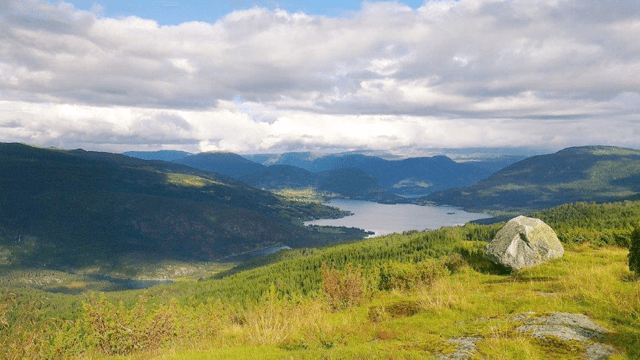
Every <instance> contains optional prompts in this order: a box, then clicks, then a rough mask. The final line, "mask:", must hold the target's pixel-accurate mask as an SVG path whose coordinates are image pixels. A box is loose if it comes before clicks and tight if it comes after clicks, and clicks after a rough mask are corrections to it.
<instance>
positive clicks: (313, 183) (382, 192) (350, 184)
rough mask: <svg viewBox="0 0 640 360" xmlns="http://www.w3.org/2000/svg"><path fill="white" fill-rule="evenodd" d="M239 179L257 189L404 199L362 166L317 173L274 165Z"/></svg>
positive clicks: (386, 199)
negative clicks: (308, 190) (381, 185)
mask: <svg viewBox="0 0 640 360" xmlns="http://www.w3.org/2000/svg"><path fill="white" fill-rule="evenodd" d="M238 179H239V180H240V181H243V182H245V183H247V184H249V185H251V186H254V187H256V188H263V189H270V190H275V189H305V188H314V189H315V190H317V191H321V192H325V193H332V194H339V195H340V196H344V197H347V198H350V199H363V200H371V201H378V202H386V203H397V202H403V201H404V199H403V198H402V197H399V196H397V195H394V194H392V193H391V192H389V191H388V190H386V189H384V188H382V187H380V186H379V185H378V180H377V179H376V178H374V177H373V176H371V175H369V174H367V173H366V172H364V171H362V170H359V169H348V168H347V169H334V170H327V171H323V172H319V173H314V172H311V171H307V170H304V169H301V168H298V167H295V166H290V165H272V166H269V167H267V168H265V169H264V170H262V171H258V172H255V173H252V174H248V175H244V176H241V177H239V178H238Z"/></svg>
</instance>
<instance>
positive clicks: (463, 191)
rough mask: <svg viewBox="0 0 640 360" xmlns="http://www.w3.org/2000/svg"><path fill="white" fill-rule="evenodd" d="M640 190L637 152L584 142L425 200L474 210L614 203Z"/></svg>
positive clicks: (639, 161) (531, 159)
mask: <svg viewBox="0 0 640 360" xmlns="http://www.w3.org/2000/svg"><path fill="white" fill-rule="evenodd" d="M638 193H640V151H639V150H633V149H624V148H617V147H610V146H586V147H574V148H567V149H564V150H561V151H559V152H557V153H554V154H550V155H540V156H534V157H531V158H528V159H525V160H522V161H520V162H518V163H516V164H513V165H511V166H509V167H507V168H505V169H503V170H501V171H499V172H497V173H495V174H493V175H491V176H490V177H489V178H487V179H486V180H482V181H480V182H478V183H477V184H474V185H472V186H468V187H464V188H459V189H450V190H445V191H442V192H438V193H434V194H431V195H428V196H427V197H426V199H427V200H429V201H433V202H435V203H438V204H448V205H453V206H460V207H463V208H465V209H474V210H504V209H515V210H517V209H540V208H546V207H551V206H555V205H558V204H562V203H567V202H575V201H595V202H605V201H615V200H622V199H630V198H634V197H637V195H638Z"/></svg>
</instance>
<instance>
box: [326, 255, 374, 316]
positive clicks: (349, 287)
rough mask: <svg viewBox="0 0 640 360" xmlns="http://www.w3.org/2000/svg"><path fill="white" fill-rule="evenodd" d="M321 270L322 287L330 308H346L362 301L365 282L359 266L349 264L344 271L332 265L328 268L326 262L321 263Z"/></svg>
mask: <svg viewBox="0 0 640 360" xmlns="http://www.w3.org/2000/svg"><path fill="white" fill-rule="evenodd" d="M321 272H322V289H323V290H324V293H325V294H326V295H327V297H328V299H329V305H330V306H331V308H332V309H334V310H340V309H346V308H348V307H350V306H352V305H359V304H360V303H361V302H362V300H363V299H364V296H365V285H366V282H365V279H364V277H363V276H362V270H361V269H360V268H359V267H358V268H354V267H353V265H349V266H348V267H347V269H346V270H345V271H340V270H337V269H335V268H334V267H332V268H331V269H329V267H328V266H327V264H322V270H321Z"/></svg>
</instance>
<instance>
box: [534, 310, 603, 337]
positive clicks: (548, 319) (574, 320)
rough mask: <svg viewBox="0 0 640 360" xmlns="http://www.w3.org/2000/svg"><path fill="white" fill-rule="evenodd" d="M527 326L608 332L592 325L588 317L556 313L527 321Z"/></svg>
mask: <svg viewBox="0 0 640 360" xmlns="http://www.w3.org/2000/svg"><path fill="white" fill-rule="evenodd" d="M527 324H548V325H568V326H573V327H580V328H583V329H588V330H593V331H596V332H599V333H606V332H609V330H607V329H605V328H603V327H602V326H600V325H598V324H596V323H594V322H593V321H591V319H589V317H588V316H586V315H583V314H570V313H561V312H556V313H552V314H550V315H547V316H541V317H537V318H534V319H530V320H529V321H527Z"/></svg>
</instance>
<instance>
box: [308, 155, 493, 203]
mask: <svg viewBox="0 0 640 360" xmlns="http://www.w3.org/2000/svg"><path fill="white" fill-rule="evenodd" d="M307 168H308V169H309V170H310V171H317V172H320V171H327V170H333V169H339V168H353V169H360V170H362V171H365V172H366V173H367V174H369V175H371V176H373V177H375V178H376V179H378V182H379V185H380V186H381V187H383V188H386V189H389V190H390V191H391V192H393V193H395V194H398V195H403V196H417V195H425V194H429V193H432V192H435V191H439V190H444V189H447V188H452V187H459V186H466V185H471V184H473V183H474V182H476V181H478V180H481V179H483V178H486V177H488V176H489V175H490V174H491V170H487V169H484V168H481V167H478V166H474V165H473V164H470V163H456V162H455V161H453V160H451V159H449V158H448V157H446V156H434V157H418V158H408V159H404V160H385V159H381V158H379V157H375V156H367V155H360V154H345V155H328V156H325V157H321V158H318V159H315V160H314V161H313V162H311V163H310V164H308V165H307Z"/></svg>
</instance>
